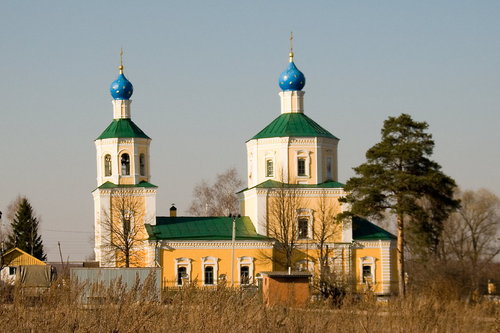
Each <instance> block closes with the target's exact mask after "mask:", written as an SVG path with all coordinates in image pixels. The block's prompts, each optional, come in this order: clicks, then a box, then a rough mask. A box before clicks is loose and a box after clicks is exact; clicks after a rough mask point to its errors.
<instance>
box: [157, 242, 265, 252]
mask: <svg viewBox="0 0 500 333" xmlns="http://www.w3.org/2000/svg"><path fill="white" fill-rule="evenodd" d="M150 243H153V244H156V243H158V246H159V247H160V248H162V249H169V250H175V249H200V248H203V249H215V248H218V249H231V248H232V247H233V243H232V241H230V240H227V241H195V240H186V241H169V240H163V241H150ZM273 246H274V242H273V241H254V240H249V241H245V240H237V241H236V242H235V246H234V248H235V249H255V248H257V249H272V248H273Z"/></svg>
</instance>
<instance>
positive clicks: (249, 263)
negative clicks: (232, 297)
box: [238, 257, 255, 286]
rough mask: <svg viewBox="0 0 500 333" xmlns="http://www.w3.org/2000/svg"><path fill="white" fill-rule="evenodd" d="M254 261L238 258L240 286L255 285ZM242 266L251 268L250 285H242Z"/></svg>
mask: <svg viewBox="0 0 500 333" xmlns="http://www.w3.org/2000/svg"><path fill="white" fill-rule="evenodd" d="M254 261H255V258H254V257H238V284H239V285H240V286H245V285H250V284H253V282H254V278H253V274H254V269H255V266H254ZM241 266H248V268H249V270H248V283H242V281H241Z"/></svg>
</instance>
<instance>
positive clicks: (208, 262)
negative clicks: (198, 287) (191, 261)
mask: <svg viewBox="0 0 500 333" xmlns="http://www.w3.org/2000/svg"><path fill="white" fill-rule="evenodd" d="M206 266H212V267H213V268H214V284H205V267H206ZM201 272H202V274H201V281H202V285H204V286H216V285H217V282H218V280H219V258H216V257H212V256H207V257H202V258H201Z"/></svg>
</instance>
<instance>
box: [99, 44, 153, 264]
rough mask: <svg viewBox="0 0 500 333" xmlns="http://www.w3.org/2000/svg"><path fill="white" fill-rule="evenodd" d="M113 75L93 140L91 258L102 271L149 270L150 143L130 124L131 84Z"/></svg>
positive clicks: (151, 194) (151, 208)
mask: <svg viewBox="0 0 500 333" xmlns="http://www.w3.org/2000/svg"><path fill="white" fill-rule="evenodd" d="M122 54H123V53H122V52H121V53H120V66H119V67H118V69H119V73H118V77H117V79H116V80H114V81H113V82H112V83H111V86H110V93H111V96H112V97H113V101H112V104H113V120H112V122H111V124H110V125H109V126H108V127H107V128H106V129H105V130H104V131H103V132H102V134H101V135H99V137H97V139H96V140H95V146H96V162H97V188H96V189H95V190H94V191H93V192H92V194H93V197H94V218H95V223H94V224H95V225H94V226H95V248H94V251H95V255H96V261H99V262H100V265H101V266H102V267H114V266H136V267H137V266H149V265H150V264H151V263H152V260H153V259H152V254H151V253H149V252H151V251H150V250H149V249H148V248H147V242H146V239H147V234H146V232H145V229H144V223H150V224H155V216H156V190H157V187H156V186H155V185H153V184H151V183H150V182H149V181H150V178H151V170H150V158H149V156H150V154H149V152H150V149H149V146H150V143H151V138H150V137H148V136H147V135H146V133H144V132H143V131H142V130H141V129H140V128H139V127H138V126H137V125H136V124H135V123H134V122H133V121H132V119H131V103H132V101H131V100H130V97H131V96H132V93H133V90H134V88H133V86H132V83H131V82H130V81H129V80H128V79H127V78H126V77H125V75H124V74H123V64H122V59H121V55H122Z"/></svg>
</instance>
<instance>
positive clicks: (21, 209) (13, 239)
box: [7, 197, 46, 260]
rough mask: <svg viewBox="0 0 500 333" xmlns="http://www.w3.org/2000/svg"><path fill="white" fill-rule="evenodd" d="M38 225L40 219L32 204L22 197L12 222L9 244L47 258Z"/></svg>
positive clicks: (42, 258)
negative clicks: (36, 215)
mask: <svg viewBox="0 0 500 333" xmlns="http://www.w3.org/2000/svg"><path fill="white" fill-rule="evenodd" d="M38 225H39V220H38V218H37V217H35V213H34V212H33V208H32V207H31V204H30V203H29V201H28V199H27V198H26V197H22V198H21V200H19V203H18V206H17V210H16V213H15V215H14V218H13V220H12V223H11V228H12V233H11V234H10V235H9V239H8V241H7V246H8V247H9V248H13V247H17V248H20V249H21V250H23V251H25V252H27V253H29V254H31V255H32V256H34V257H36V258H38V259H40V260H45V259H46V254H45V252H44V250H43V244H42V237H41V236H40V235H39V234H38Z"/></svg>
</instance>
